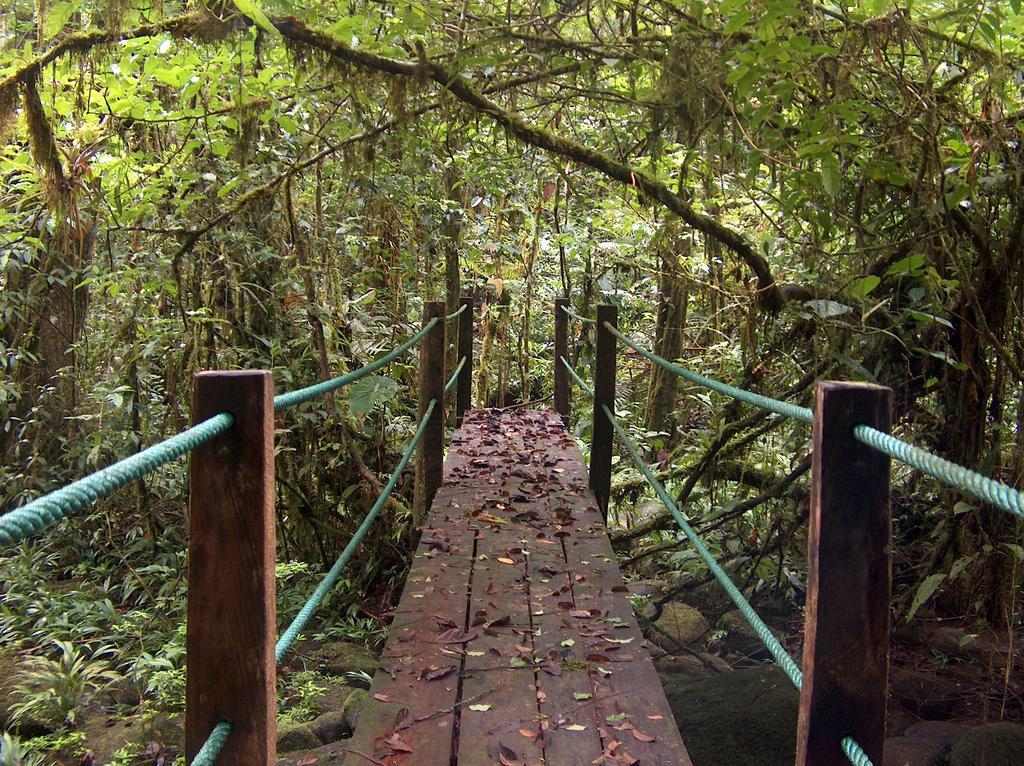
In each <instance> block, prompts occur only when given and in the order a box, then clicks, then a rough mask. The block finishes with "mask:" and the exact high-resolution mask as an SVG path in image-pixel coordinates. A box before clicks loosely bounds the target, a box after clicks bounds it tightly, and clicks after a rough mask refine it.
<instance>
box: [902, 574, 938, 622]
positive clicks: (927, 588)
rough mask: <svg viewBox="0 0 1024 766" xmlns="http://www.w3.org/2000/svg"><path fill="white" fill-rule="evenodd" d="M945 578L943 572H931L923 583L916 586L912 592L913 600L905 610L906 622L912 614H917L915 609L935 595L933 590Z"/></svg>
mask: <svg viewBox="0 0 1024 766" xmlns="http://www.w3.org/2000/svg"><path fill="white" fill-rule="evenodd" d="M945 579H946V575H945V574H942V573H940V574H933V575H930V576H928V577H927V578H926V579H925V581H924V582H923V583H921V585H920V586H919V587H918V589H917V593H915V594H914V600H913V602H911V604H910V611H909V612H907V622H910V620H912V619H914V615H915V614H917V610H918V609H920V608H921V607H922V606H923V605H924V602H925V601H927V600H928V599H930V598H931V597H932V596H934V595H935V591H937V590H938V589H939V586H940V585H942V581H943V580H945Z"/></svg>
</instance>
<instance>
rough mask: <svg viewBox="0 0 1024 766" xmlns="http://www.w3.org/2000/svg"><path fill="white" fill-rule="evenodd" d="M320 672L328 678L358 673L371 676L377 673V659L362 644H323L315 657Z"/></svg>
mask: <svg viewBox="0 0 1024 766" xmlns="http://www.w3.org/2000/svg"><path fill="white" fill-rule="evenodd" d="M315 657H316V659H317V661H318V664H319V666H320V672H321V673H323V674H324V675H328V676H344V675H345V673H350V672H359V671H362V672H364V673H367V674H369V675H370V676H372V675H373V674H374V673H375V672H376V671H377V664H378V663H377V657H376V656H375V655H374V654H373V652H371V651H370V650H369V649H367V648H366V647H365V646H363V645H362V644H353V643H349V642H348V641H333V642H331V643H329V644H324V645H323V646H321V647H320V649H319V650H317V652H316V655H315Z"/></svg>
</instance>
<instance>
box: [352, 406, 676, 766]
mask: <svg viewBox="0 0 1024 766" xmlns="http://www.w3.org/2000/svg"><path fill="white" fill-rule="evenodd" d="M587 483H588V475H587V470H586V467H585V466H584V464H583V459H582V455H581V454H580V452H579V449H578V448H577V447H576V442H575V440H574V439H573V438H572V437H571V436H570V435H569V434H568V432H567V431H566V429H565V426H564V425H563V424H562V420H561V417H560V416H559V415H558V414H557V413H556V412H554V411H553V410H522V409H519V410H516V409H513V410H479V411H470V412H469V413H467V415H466V417H465V419H464V421H463V423H462V426H461V428H460V429H459V430H458V431H456V433H455V436H454V438H453V439H452V444H451V448H450V449H449V452H448V459H447V462H446V463H445V471H444V484H443V485H442V487H441V488H440V490H439V491H438V493H437V495H436V496H435V498H434V502H433V506H432V508H431V511H430V515H429V517H428V519H427V523H426V526H425V527H424V529H423V531H422V537H421V538H420V544H419V548H418V550H417V551H416V556H415V558H414V560H413V565H412V570H411V571H410V573H409V579H408V581H407V582H406V586H405V591H404V592H403V594H402V599H401V602H400V603H399V606H398V609H397V611H396V613H395V617H394V621H393V622H392V625H391V634H390V639H389V641H388V644H387V647H386V649H385V650H384V654H383V657H382V659H381V667H380V670H379V671H378V672H377V675H376V677H375V678H374V681H373V687H372V688H371V697H370V702H369V708H368V709H365V710H364V711H363V712H362V713H361V714H360V718H359V725H358V728H357V729H356V733H355V737H354V738H353V740H352V741H351V743H349V744H348V745H347V747H346V749H347V750H348V751H350V752H356V753H360V754H364V755H366V756H370V757H371V758H373V759H375V760H376V761H378V762H381V763H385V764H389V766H390V765H391V764H396V765H397V764H438V765H439V766H440V765H441V764H444V766H449V764H464V765H465V766H473V765H474V764H479V765H480V766H482V765H483V764H522V765H523V766H535V765H536V764H556V765H557V766H572V765H573V764H601V763H608V764H626V765H628V764H636V763H640V764H680V765H682V764H689V763H690V759H689V757H688V756H687V754H686V748H685V747H684V746H683V742H682V739H681V738H680V735H679V730H678V728H677V727H676V725H675V721H674V720H673V718H672V711H671V710H670V709H669V706H668V702H667V701H666V699H665V695H664V692H663V691H662V689H661V684H660V682H659V681H658V676H657V674H656V672H655V670H654V666H653V664H652V663H651V659H650V654H649V652H648V648H647V644H646V642H645V641H644V638H643V636H642V635H641V633H640V630H639V628H638V626H637V623H636V620H635V618H634V617H633V610H632V608H631V606H630V604H629V601H627V599H626V595H627V593H628V591H627V589H626V587H625V585H624V584H623V581H622V577H621V576H620V575H619V569H618V566H617V565H616V559H615V556H614V554H613V553H612V549H611V545H610V544H609V542H608V537H607V535H606V534H605V526H604V521H603V519H602V517H601V512H600V510H599V509H598V504H597V499H596V498H595V496H594V494H593V492H592V491H591V490H590V489H589V488H588V486H587Z"/></svg>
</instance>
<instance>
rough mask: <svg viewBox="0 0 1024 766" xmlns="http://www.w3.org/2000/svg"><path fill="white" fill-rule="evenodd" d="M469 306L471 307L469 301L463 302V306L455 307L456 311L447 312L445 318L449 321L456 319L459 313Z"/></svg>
mask: <svg viewBox="0 0 1024 766" xmlns="http://www.w3.org/2000/svg"><path fill="white" fill-rule="evenodd" d="M468 308H469V304H468V303H463V304H462V305H461V306H459V307H458V308H457V309H455V311H453V312H452V313H451V314H447V315H446V316H445V318H444V320H445V321H446V322H447V321H448V320H449V319H455V317H457V316H458V315H459V314H461V313H462V312H463V311H465V310H466V309H468Z"/></svg>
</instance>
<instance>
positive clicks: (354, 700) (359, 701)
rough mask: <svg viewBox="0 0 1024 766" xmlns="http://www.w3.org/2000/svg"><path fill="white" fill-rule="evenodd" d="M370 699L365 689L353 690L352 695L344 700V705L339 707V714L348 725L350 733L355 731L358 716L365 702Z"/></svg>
mask: <svg viewBox="0 0 1024 766" xmlns="http://www.w3.org/2000/svg"><path fill="white" fill-rule="evenodd" d="M369 698H370V693H369V692H368V691H366V689H353V690H352V693H351V694H350V695H348V698H347V699H346V700H345V704H344V705H342V706H341V713H342V716H343V720H344V721H345V723H346V724H348V728H349V729H351V730H352V731H355V730H356V724H357V723H358V722H359V714H360V713H361V712H362V710H363V708H364V707H365V706H366V701H367V700H368V699H369Z"/></svg>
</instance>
